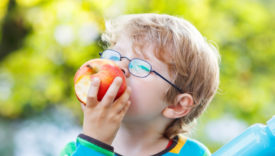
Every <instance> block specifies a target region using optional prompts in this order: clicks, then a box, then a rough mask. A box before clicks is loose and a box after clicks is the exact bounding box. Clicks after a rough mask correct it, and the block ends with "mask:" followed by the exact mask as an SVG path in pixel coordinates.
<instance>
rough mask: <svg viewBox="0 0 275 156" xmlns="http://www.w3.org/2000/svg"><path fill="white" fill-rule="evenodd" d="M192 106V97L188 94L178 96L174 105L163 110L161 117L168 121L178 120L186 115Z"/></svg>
mask: <svg viewBox="0 0 275 156" xmlns="http://www.w3.org/2000/svg"><path fill="white" fill-rule="evenodd" d="M193 105H194V102H193V97H192V96H191V95H190V94H187V93H184V94H179V95H177V96H176V98H175V101H174V103H172V104H171V105H169V106H167V107H166V108H164V110H163V111H162V115H163V116H165V117H166V118H170V119H175V118H180V117H183V116H185V115H187V114H188V113H189V112H190V110H191V109H192V106H193Z"/></svg>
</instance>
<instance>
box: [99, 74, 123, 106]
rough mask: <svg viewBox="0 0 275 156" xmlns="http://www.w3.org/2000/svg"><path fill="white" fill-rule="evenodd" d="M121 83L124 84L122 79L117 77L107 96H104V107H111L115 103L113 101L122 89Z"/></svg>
mask: <svg viewBox="0 0 275 156" xmlns="http://www.w3.org/2000/svg"><path fill="white" fill-rule="evenodd" d="M121 82H122V79H121V77H116V78H115V79H114V81H113V83H112V84H111V86H110V87H109V88H108V90H107V92H106V94H105V95H104V97H103V99H102V105H104V106H109V105H110V104H111V103H113V101H114V99H115V97H116V95H117V92H118V90H119V88H120V85H121Z"/></svg>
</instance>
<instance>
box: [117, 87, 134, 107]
mask: <svg viewBox="0 0 275 156" xmlns="http://www.w3.org/2000/svg"><path fill="white" fill-rule="evenodd" d="M130 95H131V88H130V87H127V90H126V91H125V92H124V93H123V94H122V96H121V97H120V98H118V99H117V100H116V103H115V104H114V107H116V110H117V111H118V112H120V111H121V110H122V109H123V108H124V107H125V105H126V104H127V102H128V100H129V98H130Z"/></svg>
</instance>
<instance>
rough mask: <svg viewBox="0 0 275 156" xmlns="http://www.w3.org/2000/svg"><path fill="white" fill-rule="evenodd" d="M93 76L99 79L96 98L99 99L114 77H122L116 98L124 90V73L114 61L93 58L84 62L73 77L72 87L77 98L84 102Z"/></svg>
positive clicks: (125, 85)
mask: <svg viewBox="0 0 275 156" xmlns="http://www.w3.org/2000/svg"><path fill="white" fill-rule="evenodd" d="M94 77H98V78H99V79H100V86H99V90H98V94H97V100H98V101H101V100H102V98H103V97H104V95H105V93H106V92H107V90H108V88H109V87H110V85H111V84H112V82H113V80H114V79H115V78H116V77H121V78H122V84H121V86H120V88H119V90H118V93H117V95H116V98H115V99H117V98H119V97H120V96H121V95H122V94H123V92H124V91H125V89H126V87H127V84H126V78H125V76H124V73H123V72H122V71H121V69H120V68H119V67H118V66H117V65H116V64H115V62H113V61H111V60H106V59H93V60H90V61H88V62H86V63H84V64H83V65H82V66H81V67H80V68H79V69H78V71H77V72H76V74H75V77H74V88H75V93H76V97H77V99H78V100H79V101H80V102H82V103H84V104H86V102H87V94H88V90H89V87H90V84H91V80H92V79H93V78H94Z"/></svg>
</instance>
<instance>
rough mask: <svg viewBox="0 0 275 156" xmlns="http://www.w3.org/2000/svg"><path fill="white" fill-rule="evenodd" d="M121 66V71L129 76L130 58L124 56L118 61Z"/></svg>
mask: <svg viewBox="0 0 275 156" xmlns="http://www.w3.org/2000/svg"><path fill="white" fill-rule="evenodd" d="M116 63H117V65H118V66H119V67H120V69H121V71H122V72H123V73H124V75H125V77H126V78H128V77H129V76H130V72H129V70H128V64H129V60H127V59H124V58H122V59H121V61H118V62H116Z"/></svg>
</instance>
